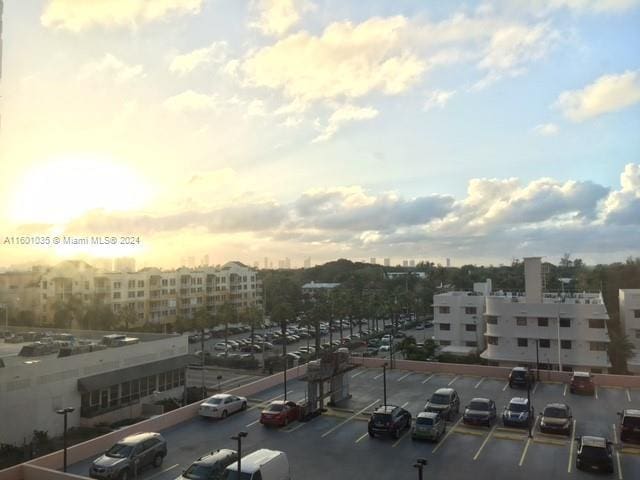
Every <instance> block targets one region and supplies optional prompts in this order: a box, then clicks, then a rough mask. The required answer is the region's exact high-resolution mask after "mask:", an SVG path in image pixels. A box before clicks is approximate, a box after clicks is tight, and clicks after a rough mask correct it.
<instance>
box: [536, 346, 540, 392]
mask: <svg viewBox="0 0 640 480" xmlns="http://www.w3.org/2000/svg"><path fill="white" fill-rule="evenodd" d="M536 380H537V381H538V382H539V381H540V355H539V353H538V339H537V338H536Z"/></svg>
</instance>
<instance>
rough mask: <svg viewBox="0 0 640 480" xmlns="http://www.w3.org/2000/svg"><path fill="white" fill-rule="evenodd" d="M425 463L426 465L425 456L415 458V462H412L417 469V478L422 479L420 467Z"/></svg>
mask: <svg viewBox="0 0 640 480" xmlns="http://www.w3.org/2000/svg"><path fill="white" fill-rule="evenodd" d="M425 465H427V459H426V458H419V459H417V460H416V463H414V464H413V466H414V467H415V468H417V469H418V480H422V469H423V468H424V466H425Z"/></svg>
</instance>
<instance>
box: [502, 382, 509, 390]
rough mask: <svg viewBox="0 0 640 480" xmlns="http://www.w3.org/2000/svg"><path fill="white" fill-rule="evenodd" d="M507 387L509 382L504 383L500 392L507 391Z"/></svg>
mask: <svg viewBox="0 0 640 480" xmlns="http://www.w3.org/2000/svg"><path fill="white" fill-rule="evenodd" d="M508 386H509V382H507V383H505V384H504V387H502V391H503V392H504V391H505V390H506V389H507V387H508Z"/></svg>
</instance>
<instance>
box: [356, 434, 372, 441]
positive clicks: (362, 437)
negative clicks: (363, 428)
mask: <svg viewBox="0 0 640 480" xmlns="http://www.w3.org/2000/svg"><path fill="white" fill-rule="evenodd" d="M368 436H369V432H364V433H363V434H362V435H360V436H359V437H358V439H357V440H356V441H355V443H360V441H361V440H363V439H364V438H366V437H368Z"/></svg>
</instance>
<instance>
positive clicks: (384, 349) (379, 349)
mask: <svg viewBox="0 0 640 480" xmlns="http://www.w3.org/2000/svg"><path fill="white" fill-rule="evenodd" d="M389 350H390V348H389V345H381V346H380V348H378V353H382V352H388V351H389Z"/></svg>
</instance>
